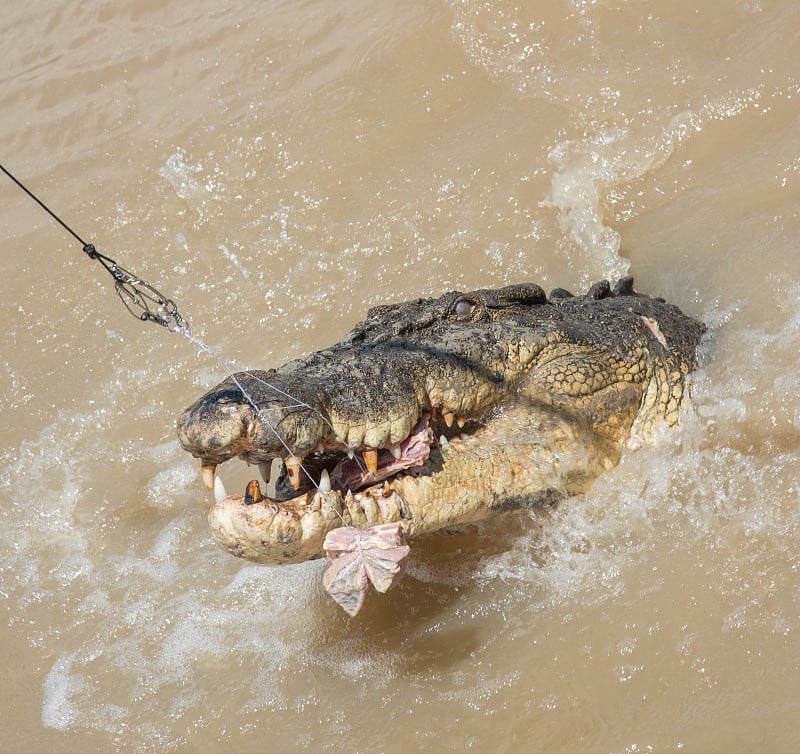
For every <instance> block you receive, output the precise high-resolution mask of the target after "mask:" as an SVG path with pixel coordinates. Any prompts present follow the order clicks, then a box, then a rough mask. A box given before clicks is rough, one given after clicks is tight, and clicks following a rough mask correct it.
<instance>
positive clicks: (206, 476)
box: [200, 462, 217, 492]
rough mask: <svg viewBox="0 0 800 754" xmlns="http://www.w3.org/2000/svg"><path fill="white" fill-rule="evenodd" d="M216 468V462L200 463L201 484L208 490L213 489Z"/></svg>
mask: <svg viewBox="0 0 800 754" xmlns="http://www.w3.org/2000/svg"><path fill="white" fill-rule="evenodd" d="M216 470H217V464H215V463H205V462H204V463H201V464H200V476H202V477H203V484H204V485H205V486H206V489H207V490H208V491H209V492H211V490H213V489H214V472H215V471H216Z"/></svg>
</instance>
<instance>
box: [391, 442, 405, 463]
mask: <svg viewBox="0 0 800 754" xmlns="http://www.w3.org/2000/svg"><path fill="white" fill-rule="evenodd" d="M389 450H391V451H392V455H393V456H394V457H395V458H396V459H397V460H398V461H399V460H400V456H401V455H403V451H402V450H401V449H400V443H398V444H397V445H392V447H391V448H389Z"/></svg>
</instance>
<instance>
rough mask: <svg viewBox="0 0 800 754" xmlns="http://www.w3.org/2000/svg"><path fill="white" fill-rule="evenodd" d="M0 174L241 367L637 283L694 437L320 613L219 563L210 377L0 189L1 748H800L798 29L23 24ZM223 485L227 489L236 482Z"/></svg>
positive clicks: (407, 21)
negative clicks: (388, 314)
mask: <svg viewBox="0 0 800 754" xmlns="http://www.w3.org/2000/svg"><path fill="white" fill-rule="evenodd" d="M0 23H1V24H2V38H3V70H2V73H0V79H1V80H2V87H0V103H1V104H2V113H3V117H2V119H0V145H2V147H0V152H1V154H0V162H2V163H3V164H5V165H6V166H7V167H8V168H9V169H11V170H12V171H14V172H16V173H17V174H18V176H19V177H20V178H22V179H23V180H25V181H27V182H28V183H29V185H30V187H31V188H32V189H33V190H35V191H36V192H38V193H39V194H40V195H41V196H42V198H43V199H45V201H47V202H48V203H49V204H51V205H52V206H53V208H54V209H56V210H57V211H58V212H59V213H60V214H61V215H62V216H63V217H64V218H65V219H66V220H67V221H68V222H69V223H70V224H71V225H72V226H73V227H74V228H75V230H76V231H78V232H79V234H81V235H83V237H84V238H87V239H88V240H92V241H94V242H95V243H96V244H97V245H98V247H99V248H100V250H101V251H104V252H105V253H107V254H108V255H110V256H112V257H114V258H115V259H117V260H118V261H119V262H120V263H121V264H122V265H123V266H125V267H128V268H130V269H132V270H134V271H135V272H136V273H138V274H139V275H141V276H143V277H144V278H146V279H148V280H150V281H152V282H153V283H155V284H156V285H157V286H159V287H161V288H163V290H164V292H165V293H167V294H169V295H171V296H173V297H174V298H175V300H176V301H177V302H178V304H179V306H180V309H181V311H182V312H183V314H184V315H185V316H186V317H187V318H188V319H189V321H190V323H191V325H192V330H193V332H194V333H195V334H197V335H199V336H201V337H202V338H204V339H205V340H206V341H207V342H208V343H209V344H210V345H211V346H212V347H213V348H215V349H216V350H218V351H219V353H220V354H222V355H223V356H224V357H226V358H227V359H230V360H231V361H233V362H235V363H236V364H237V365H238V366H240V367H245V366H250V367H267V366H273V365H277V364H279V363H281V362H283V361H285V360H287V359H288V358H291V357H296V356H298V355H299V354H302V353H304V352H307V351H308V350H310V349H316V348H321V347H323V346H326V345H328V344H330V343H331V342H334V341H335V340H338V339H339V338H340V337H341V336H342V335H343V334H344V333H345V332H346V331H347V330H348V329H349V328H350V327H351V326H352V325H353V324H354V323H355V322H356V321H357V320H358V319H359V318H360V317H361V316H362V315H363V314H364V313H365V312H366V310H367V308H368V307H370V306H373V305H375V304H378V303H381V302H387V301H396V300H402V299H407V298H413V297H418V296H422V295H439V294H441V293H442V292H444V291H446V290H452V289H454V288H455V289H461V290H470V289H473V288H477V287H490V286H499V285H504V284H508V283H512V282H518V281H536V282H539V283H541V284H542V285H543V286H545V287H546V288H550V287H554V286H565V287H569V288H581V287H583V286H585V285H587V284H588V283H589V282H590V281H593V280H596V279H599V278H601V277H614V276H617V275H620V274H622V273H625V272H627V271H630V273H631V274H633V275H634V276H635V278H636V281H637V287H639V288H640V289H642V290H644V291H647V292H651V293H654V294H660V295H663V296H666V297H667V298H669V299H670V300H672V301H674V302H675V303H677V304H678V305H680V306H681V307H682V308H683V309H684V310H686V311H687V312H689V313H691V314H693V315H695V316H697V317H700V318H702V319H704V320H705V321H706V322H707V323H708V324H709V326H710V337H709V338H708V341H707V343H706V344H705V345H704V348H703V368H702V371H701V372H700V374H699V375H698V378H697V380H696V384H695V390H694V396H695V405H694V408H693V410H691V411H690V412H689V413H688V414H687V415H686V417H685V420H684V422H683V424H682V426H681V428H680V429H679V430H678V431H676V432H674V433H671V434H669V435H667V436H666V437H664V439H663V442H662V444H661V445H660V446H659V447H657V448H646V449H644V450H641V451H639V452H636V453H629V454H627V455H626V456H625V457H624V458H623V461H622V463H621V465H620V466H619V467H618V468H617V469H616V470H614V471H613V472H611V473H610V474H608V475H606V476H605V477H603V478H602V479H601V480H600V481H599V482H598V483H597V484H596V485H595V486H594V488H593V489H592V490H591V492H590V493H589V494H586V495H585V496H583V497H579V498H575V499H572V500H569V501H567V502H566V503H564V504H563V505H561V507H559V508H558V509H557V510H556V511H555V512H553V513H552V514H550V515H547V516H537V517H533V518H528V517H520V518H516V519H508V520H506V521H503V522H495V523H490V524H487V525H485V526H483V527H479V528H477V529H475V530H474V531H471V532H469V533H467V534H465V535H464V536H461V537H443V538H441V539H438V540H435V541H433V542H431V543H429V544H427V545H426V546H424V547H417V548H416V549H415V552H414V560H413V564H412V566H411V569H410V572H409V574H408V576H407V577H406V578H405V579H404V581H403V582H402V583H401V585H400V586H399V587H398V588H397V589H396V590H394V591H393V592H391V593H389V594H388V595H386V596H384V597H374V596H373V598H371V599H370V600H369V602H368V604H367V605H366V607H365V609H364V610H363V611H362V613H361V614H360V615H359V616H358V617H357V618H356V619H349V618H348V617H347V616H346V615H345V614H344V613H343V612H341V611H340V610H339V609H338V608H337V607H336V606H335V605H334V604H333V602H332V601H331V600H330V599H329V598H328V597H327V596H326V595H325V594H324V592H323V590H322V587H321V583H320V582H321V572H322V567H323V566H322V564H320V563H309V564H306V565H303V566H297V567H284V568H267V567H261V568H259V567H255V566H250V565H248V564H246V563H244V562H242V561H238V560H236V559H234V558H232V557H231V556H229V555H228V554H226V553H225V552H223V551H222V550H221V549H218V548H217V547H216V546H215V545H214V544H213V542H212V541H211V537H210V534H209V530H208V528H207V525H206V523H205V508H206V506H207V504H208V500H207V497H206V493H205V490H204V489H203V488H202V486H201V483H200V481H199V474H198V473H197V465H196V463H194V462H193V461H192V460H191V459H190V458H189V457H188V456H187V455H186V454H185V453H183V451H181V450H180V448H179V447H178V444H177V441H176V439H175V432H174V421H175V419H176V417H177V415H178V414H179V412H180V411H181V410H182V409H183V408H184V407H185V406H186V405H187V404H188V403H189V402H191V401H192V400H193V399H194V398H195V397H196V396H198V395H199V394H200V392H202V391H203V390H204V389H205V388H206V387H208V386H210V385H211V384H212V383H214V382H216V381H218V380H219V379H221V378H222V376H223V370H222V368H221V367H220V366H219V364H217V363H216V362H214V361H213V360H212V359H211V358H210V357H209V356H208V355H207V354H205V353H203V352H201V351H199V350H198V348H196V347H195V346H193V345H192V344H191V343H189V342H188V341H187V340H185V339H183V338H181V337H180V336H179V335H176V334H171V333H169V332H167V331H166V330H163V329H162V328H159V327H157V326H155V325H152V324H145V323H140V322H137V321H136V320H134V319H133V318H132V317H130V316H129V315H128V314H127V313H126V312H125V310H124V309H123V308H122V305H121V303H120V302H119V301H118V300H117V298H116V296H115V295H114V293H113V290H112V287H111V284H110V279H109V278H108V276H107V275H106V274H105V273H104V272H103V270H102V269H101V268H100V266H99V265H97V264H96V263H94V262H92V261H91V260H89V259H88V258H86V257H85V256H84V255H83V254H82V253H81V249H80V245H79V244H78V243H77V242H75V241H74V240H73V239H72V238H71V237H70V236H68V235H67V234H66V233H65V232H64V231H63V230H62V229H61V228H59V227H58V226H57V225H55V224H54V223H53V222H52V221H51V220H50V219H49V218H47V216H46V215H44V213H43V212H42V211H41V210H40V209H39V208H38V207H36V206H35V205H34V204H33V202H31V201H30V200H29V199H28V198H26V197H25V196H24V195H23V194H22V193H21V192H20V191H19V190H18V189H17V188H16V187H14V186H13V184H11V182H10V181H7V180H6V179H5V178H4V177H3V176H0V178H2V180H1V181H0V233H2V239H3V242H2V253H1V254H0V265H2V281H3V283H2V286H3V295H2V302H3V327H2V330H1V331H0V365H1V366H2V369H1V370H0V375H1V379H2V393H1V395H2V398H0V401H1V402H0V416H1V417H2V419H1V420H2V426H3V437H4V441H3V443H2V448H0V462H1V463H2V465H1V466H0V532H1V533H2V536H1V537H0V579H1V581H0V603H1V604H2V606H3V610H2V624H1V626H2V627H1V628H0V636H1V637H2V642H0V658H1V660H2V667H3V675H4V678H3V683H2V684H0V722H2V728H3V746H2V748H3V750H4V751H14V752H16V751H20V752H22V751H25V752H74V751H83V752H95V751H97V752H108V751H124V752H128V751H132V752H173V751H174V752H227V751H238V752H256V751H258V752H263V751H275V752H289V751H297V750H303V749H307V750H309V751H337V752H338V751H360V752H379V751H383V752H407V751H461V750H463V749H468V748H469V749H472V750H475V751H503V752H517V751H528V752H531V751H536V752H614V753H616V752H647V751H653V752H666V751H677V750H682V751H692V752H752V751H764V752H766V751H770V752H793V751H798V750H800V464H799V463H798V459H797V451H798V444H799V443H798V440H800V398H799V397H798V393H799V392H800V376H798V371H797V369H798V363H797V362H798V359H797V354H798V350H800V252H798V239H800V74H798V70H800V69H799V68H798V63H799V62H800V5H798V4H797V3H796V2H795V0H707V2H704V3H693V2H684V1H683V0H674V1H673V2H668V3H665V2H655V1H651V2H646V1H645V0H641V1H639V2H621V1H620V2H612V1H611V0H594V1H591V0H587V1H582V0H569V1H568V0H557V1H556V2H544V0H540V1H539V2H522V3H519V2H518V3H506V2H493V3H484V2H473V0H462V1H461V2H457V1H455V0H454V1H452V2H446V1H445V0H436V1H431V2H419V3H377V2H363V1H361V0H353V1H351V2H348V3H325V2H321V1H320V0H309V1H308V2H269V3H252V2H244V1H243V0H239V1H234V2H231V3H226V4H222V5H220V4H219V3H217V2H208V1H207V0H197V1H195V2H191V3H176V2H172V3H170V2H153V1H152V0H131V1H130V2H125V3H116V4H113V3H112V4H109V3H106V2H100V0H84V1H83V2H77V0H63V1H59V2H54V0H47V1H45V0H28V1H27V2H22V0H10V1H9V2H7V3H6V4H5V6H4V15H3V20H2V22H0ZM223 471H227V474H225V481H226V483H227V484H228V486H229V488H234V489H236V488H237V486H238V485H243V484H244V482H245V481H246V480H247V479H248V478H249V477H250V476H251V474H250V473H249V472H248V471H247V470H246V467H244V466H243V465H242V464H238V463H237V464H230V465H229V468H227V469H224V470H223Z"/></svg>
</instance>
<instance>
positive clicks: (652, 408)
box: [178, 278, 703, 501]
mask: <svg viewBox="0 0 800 754" xmlns="http://www.w3.org/2000/svg"><path fill="white" fill-rule="evenodd" d="M702 331H703V327H702V325H701V324H700V323H698V322H696V321H694V320H692V319H691V318H689V317H687V316H685V315H684V314H682V313H681V312H680V311H679V310H678V309H677V308H676V307H674V306H670V305H668V304H665V303H664V302H663V300H662V299H655V298H651V297H649V296H644V295H640V294H638V293H635V292H634V291H633V286H632V281H631V279H629V278H625V279H622V280H620V281H619V282H618V283H617V284H616V286H615V287H614V288H613V289H612V288H611V286H610V285H609V284H608V283H607V282H606V281H601V282H600V283H597V284H595V285H594V286H592V288H591V289H590V290H589V291H588V293H586V294H585V295H582V296H573V295H572V294H570V293H568V292H566V291H564V290H561V289H557V290H555V291H553V292H552V293H551V295H550V297H549V298H548V297H547V296H546V294H545V292H544V291H543V290H542V288H540V287H539V286H538V285H534V284H523V285H512V286H508V287H505V288H501V289H498V290H477V291H472V292H471V293H459V292H451V293H447V294H445V295H443V296H441V297H440V298H435V299H418V300H414V301H408V302H405V303H399V304H391V305H385V306H378V307H375V308H374V309H372V310H370V311H369V313H368V315H367V318H366V319H365V320H364V321H363V322H362V323H360V324H359V325H357V326H356V327H355V328H354V329H353V330H352V331H351V332H350V333H349V335H347V337H345V339H344V340H342V341H341V342H340V343H337V344H336V345H334V346H332V347H331V348H329V349H326V350H323V351H319V352H316V353H312V354H311V355H309V356H307V357H306V358H303V359H301V360H298V361H293V362H290V363H287V364H285V365H284V366H282V367H280V368H279V369H274V370H270V371H251V372H241V373H238V374H236V375H233V376H231V377H229V378H228V379H226V380H225V381H223V382H222V383H220V384H219V385H218V386H216V387H215V388H213V389H212V390H210V391H209V392H208V393H206V394H205V395H204V396H202V397H201V398H200V399H199V400H198V401H196V402H195V403H194V404H193V405H192V406H190V407H189V408H188V409H186V411H185V412H184V413H183V414H182V416H181V417H180V419H179V421H178V435H179V438H180V442H181V444H182V445H183V447H184V448H185V449H186V450H187V451H189V452H190V453H192V455H194V456H195V457H197V458H199V459H200V461H201V465H202V468H203V474H204V479H205V481H206V484H207V486H209V487H211V486H213V483H214V475H215V468H216V466H217V465H218V464H220V463H222V462H224V461H227V460H228V459H230V458H232V457H235V456H238V457H240V458H242V459H244V460H246V461H247V462H249V463H255V464H259V465H260V466H261V468H262V471H263V473H264V477H265V478H267V479H269V484H268V487H267V495H268V497H270V498H271V499H272V500H276V501H281V500H288V499H290V498H293V497H297V496H298V495H302V494H303V493H304V492H305V491H306V490H307V489H310V487H311V486H313V487H321V488H322V490H323V491H324V492H327V491H329V490H330V489H331V486H332V487H333V489H334V491H335V490H336V489H339V490H341V491H342V492H344V491H346V490H352V491H356V490H358V489H359V488H362V487H365V486H369V485H374V484H376V483H378V482H382V481H384V480H387V479H390V478H393V477H395V476H397V475H399V474H400V475H402V474H407V475H412V476H413V475H419V474H420V473H422V471H421V470H420V467H423V466H425V464H426V462H427V461H428V458H429V453H430V446H431V445H434V446H435V444H436V439H439V442H444V443H446V442H447V441H448V440H452V439H453V438H454V437H456V436H462V435H464V434H465V433H466V434H478V433H479V432H480V431H481V429H482V428H486V427H487V426H491V424H492V423H493V422H496V421H498V420H499V417H501V416H502V415H503V413H504V412H506V413H507V412H508V411H509V410H510V409H511V405H512V402H513V404H514V406H517V407H518V406H519V396H520V395H524V397H525V405H526V407H527V408H526V409H525V410H526V411H528V412H530V411H533V410H536V407H539V409H546V410H548V411H555V412H558V413H559V414H560V415H562V416H565V417H569V419H570V421H571V422H572V423H574V424H575V425H576V426H583V427H588V428H589V429H591V431H592V433H593V434H594V435H595V436H597V437H599V438H600V439H601V440H602V441H604V442H607V443H609V444H611V445H619V444H621V443H622V442H623V441H624V440H625V439H626V438H628V437H629V436H630V435H631V434H634V435H636V436H641V437H644V436H645V435H647V433H648V432H649V430H650V429H651V428H652V427H653V425H655V424H656V423H658V422H661V421H666V422H667V423H670V424H673V423H675V422H676V421H677V411H678V408H679V406H680V403H681V400H682V397H683V392H684V390H683V388H684V378H685V376H686V375H687V373H688V372H689V371H690V370H691V369H692V368H693V366H694V363H695V348H696V345H697V342H698V340H699V337H700V335H701V333H702ZM515 410H516V409H515ZM441 438H444V440H442V439H441ZM513 441H514V440H513V439H509V442H513ZM436 450H437V451H438V448H437V449H436ZM613 455H614V454H613V453H611V456H613ZM435 473H436V464H428V468H426V469H425V470H424V474H426V475H428V476H430V475H433V474H435ZM475 473H476V474H480V473H482V472H481V470H480V469H478V468H476V469H475ZM465 481H466V480H465ZM256 497H257V498H260V490H259V492H258V493H256Z"/></svg>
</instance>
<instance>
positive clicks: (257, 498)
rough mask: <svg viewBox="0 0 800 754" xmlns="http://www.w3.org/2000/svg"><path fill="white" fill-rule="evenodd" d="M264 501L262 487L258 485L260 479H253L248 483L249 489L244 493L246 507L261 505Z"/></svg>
mask: <svg viewBox="0 0 800 754" xmlns="http://www.w3.org/2000/svg"><path fill="white" fill-rule="evenodd" d="M263 499H264V496H263V495H262V494H261V485H260V484H259V483H258V479H251V480H250V481H249V482H248V483H247V489H246V490H245V492H244V503H245V505H252V504H253V503H260V502H261V501H262V500H263Z"/></svg>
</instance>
